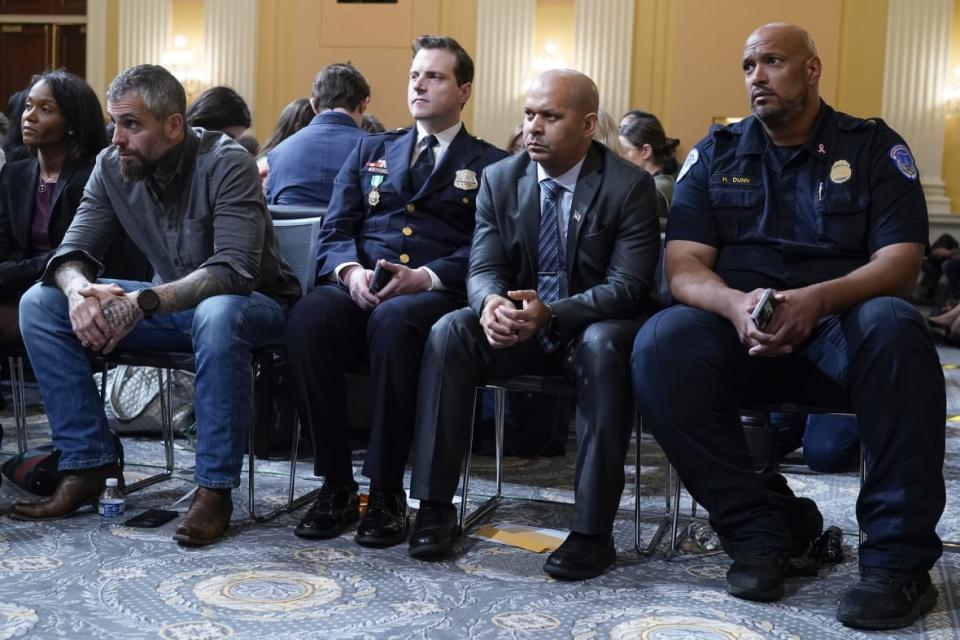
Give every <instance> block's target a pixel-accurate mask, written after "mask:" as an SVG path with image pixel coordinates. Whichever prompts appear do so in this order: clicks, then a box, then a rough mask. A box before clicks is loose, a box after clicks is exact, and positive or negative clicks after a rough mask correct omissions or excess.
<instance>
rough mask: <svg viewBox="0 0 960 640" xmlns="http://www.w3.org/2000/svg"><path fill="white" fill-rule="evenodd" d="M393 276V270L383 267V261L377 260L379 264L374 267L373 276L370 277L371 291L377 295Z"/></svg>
mask: <svg viewBox="0 0 960 640" xmlns="http://www.w3.org/2000/svg"><path fill="white" fill-rule="evenodd" d="M392 277H393V272H392V271H388V270H387V269H384V268H383V263H382V262H380V261H379V260H378V261H377V266H376V267H374V269H373V277H372V278H370V286H369V287H368V289H370V293H372V294H373V295H377V294H378V293H380V290H381V289H383V288H384V287H385V286H387V283H388V282H390V279H391V278H392Z"/></svg>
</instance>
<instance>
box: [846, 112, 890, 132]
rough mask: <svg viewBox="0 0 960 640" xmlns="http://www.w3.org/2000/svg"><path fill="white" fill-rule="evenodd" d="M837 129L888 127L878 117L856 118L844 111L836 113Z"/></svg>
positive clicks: (854, 129)
mask: <svg viewBox="0 0 960 640" xmlns="http://www.w3.org/2000/svg"><path fill="white" fill-rule="evenodd" d="M836 125H837V129H839V130H840V131H860V130H866V129H876V130H878V131H880V130H882V129H889V128H890V127H889V126H887V123H886V122H884V121H883V120H882V119H880V118H857V117H855V116H851V115H849V114H846V113H837V119H836Z"/></svg>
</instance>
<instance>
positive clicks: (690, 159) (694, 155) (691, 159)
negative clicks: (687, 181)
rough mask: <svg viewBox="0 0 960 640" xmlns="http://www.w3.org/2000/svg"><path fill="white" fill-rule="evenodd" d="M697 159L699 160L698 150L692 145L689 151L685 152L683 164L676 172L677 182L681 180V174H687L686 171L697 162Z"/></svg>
mask: <svg viewBox="0 0 960 640" xmlns="http://www.w3.org/2000/svg"><path fill="white" fill-rule="evenodd" d="M698 160H700V150H699V149H697V148H696V147H694V148H693V149H690V153H688V154H687V159H686V160H684V161H683V166H682V167H680V172H679V173H678V174H677V182H680V181H681V180H683V176H685V175H687V172H688V171H690V169H692V168H693V165H695V164H697V161H698Z"/></svg>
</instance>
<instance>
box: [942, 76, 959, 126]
mask: <svg viewBox="0 0 960 640" xmlns="http://www.w3.org/2000/svg"><path fill="white" fill-rule="evenodd" d="M943 102H944V106H945V107H946V110H947V114H948V115H957V114H960V66H958V67H954V69H953V74H952V77H951V78H950V80H948V81H947V88H946V89H944V90H943Z"/></svg>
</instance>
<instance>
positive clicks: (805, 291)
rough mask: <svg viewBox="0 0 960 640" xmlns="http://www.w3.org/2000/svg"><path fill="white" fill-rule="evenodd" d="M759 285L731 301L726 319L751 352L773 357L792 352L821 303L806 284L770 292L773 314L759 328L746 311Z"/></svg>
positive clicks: (810, 329) (809, 330) (751, 307)
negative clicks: (728, 319) (773, 307)
mask: <svg viewBox="0 0 960 640" xmlns="http://www.w3.org/2000/svg"><path fill="white" fill-rule="evenodd" d="M762 293H763V289H754V290H753V291H751V292H749V293H743V294H740V296H739V299H738V300H737V301H736V302H735V303H734V305H733V311H732V313H731V314H730V321H731V322H732V323H733V325H734V327H735V328H736V330H737V334H738V335H739V336H740V342H742V343H743V344H744V345H746V346H747V347H748V348H749V353H750V355H752V356H763V357H775V356H780V355H784V354H787V353H791V352H793V348H794V347H795V346H797V345H798V344H800V343H801V342H803V341H804V340H806V339H807V337H808V336H809V335H810V334H811V333H812V332H813V329H814V327H816V326H817V322H819V320H820V318H821V317H822V316H823V314H824V310H823V303H822V301H821V299H820V297H819V296H818V295H817V294H816V292H815V291H814V290H812V289H811V288H809V287H805V288H802V289H791V290H788V291H780V292H777V293H774V296H773V297H774V299H775V300H776V303H777V304H776V308H775V309H774V312H773V317H772V318H771V319H770V322H769V323H768V324H767V326H766V327H765V328H764V330H762V331H761V330H760V329H758V328H757V326H756V325H755V324H754V322H753V319H752V318H751V317H750V315H751V314H752V313H753V310H754V308H755V307H756V305H757V302H758V301H759V299H760V295H761V294H762Z"/></svg>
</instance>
